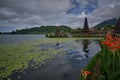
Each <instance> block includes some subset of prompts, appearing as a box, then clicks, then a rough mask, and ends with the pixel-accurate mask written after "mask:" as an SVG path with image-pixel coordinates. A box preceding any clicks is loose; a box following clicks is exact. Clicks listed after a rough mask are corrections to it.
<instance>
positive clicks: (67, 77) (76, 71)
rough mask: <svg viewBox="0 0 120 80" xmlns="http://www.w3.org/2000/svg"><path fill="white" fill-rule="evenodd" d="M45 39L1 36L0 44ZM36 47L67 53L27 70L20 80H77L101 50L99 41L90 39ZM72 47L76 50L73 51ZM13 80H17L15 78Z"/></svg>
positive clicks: (39, 37)
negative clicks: (82, 70)
mask: <svg viewBox="0 0 120 80" xmlns="http://www.w3.org/2000/svg"><path fill="white" fill-rule="evenodd" d="M44 38H45V36H44V35H0V44H16V43H21V42H27V41H34V40H39V39H44ZM35 46H36V47H39V48H40V50H47V49H49V48H54V49H60V48H61V49H63V50H64V51H65V53H64V54H62V55H57V56H56V57H55V58H54V59H53V60H52V61H49V62H47V63H46V65H44V66H41V67H39V68H38V69H36V70H31V69H28V70H26V73H25V74H22V75H21V78H20V79H18V80H77V79H78V78H79V75H80V70H81V69H82V68H84V67H85V66H86V65H87V64H88V63H89V62H90V60H91V58H92V57H93V56H94V55H95V54H96V53H97V52H99V51H100V50H101V49H100V45H99V43H98V41H97V40H90V39H89V40H82V39H78V40H75V41H73V42H62V43H57V44H56V43H55V44H54V43H52V44H38V45H35ZM70 47H74V48H72V49H71V48H70ZM13 76H14V75H13ZM13 80H17V79H16V78H14V77H13Z"/></svg>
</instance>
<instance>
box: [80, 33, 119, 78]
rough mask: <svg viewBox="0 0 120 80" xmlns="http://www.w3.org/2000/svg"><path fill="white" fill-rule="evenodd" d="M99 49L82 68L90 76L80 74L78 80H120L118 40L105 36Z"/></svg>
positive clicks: (108, 35) (109, 35)
mask: <svg viewBox="0 0 120 80" xmlns="http://www.w3.org/2000/svg"><path fill="white" fill-rule="evenodd" d="M101 49H102V50H101V51H100V52H99V53H97V54H96V55H95V56H94V57H93V58H92V60H91V62H90V63H89V64H88V65H87V66H86V68H84V71H89V72H90V74H81V76H80V79H79V80H120V69H119V68H120V39H119V38H118V37H116V36H114V37H112V36H111V34H107V36H106V39H105V40H102V41H101ZM84 75H86V76H87V77H85V76H84Z"/></svg>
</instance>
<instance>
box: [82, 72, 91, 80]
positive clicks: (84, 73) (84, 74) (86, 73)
mask: <svg viewBox="0 0 120 80" xmlns="http://www.w3.org/2000/svg"><path fill="white" fill-rule="evenodd" d="M81 73H82V75H83V77H84V78H85V79H86V78H87V76H88V75H89V74H91V72H90V71H83V70H81Z"/></svg>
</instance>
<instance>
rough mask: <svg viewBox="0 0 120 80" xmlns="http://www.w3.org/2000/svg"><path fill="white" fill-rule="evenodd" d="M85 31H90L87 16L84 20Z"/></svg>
mask: <svg viewBox="0 0 120 80" xmlns="http://www.w3.org/2000/svg"><path fill="white" fill-rule="evenodd" d="M82 32H83V33H89V32H90V31H89V26H88V21H87V17H85V21H84V26H83V30H82Z"/></svg>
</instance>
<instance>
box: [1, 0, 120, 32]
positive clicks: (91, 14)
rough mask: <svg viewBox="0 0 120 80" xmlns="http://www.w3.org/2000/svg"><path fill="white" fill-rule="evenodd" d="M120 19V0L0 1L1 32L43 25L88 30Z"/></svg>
mask: <svg viewBox="0 0 120 80" xmlns="http://www.w3.org/2000/svg"><path fill="white" fill-rule="evenodd" d="M119 16H120V0H0V32H6V31H13V30H16V29H22V28H26V27H27V28H31V27H34V26H40V25H68V26H70V27H72V28H77V27H81V28H82V26H83V21H84V18H85V17H88V22H89V26H90V27H92V26H95V25H96V24H98V23H100V22H102V21H104V20H107V19H111V18H115V17H119Z"/></svg>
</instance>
